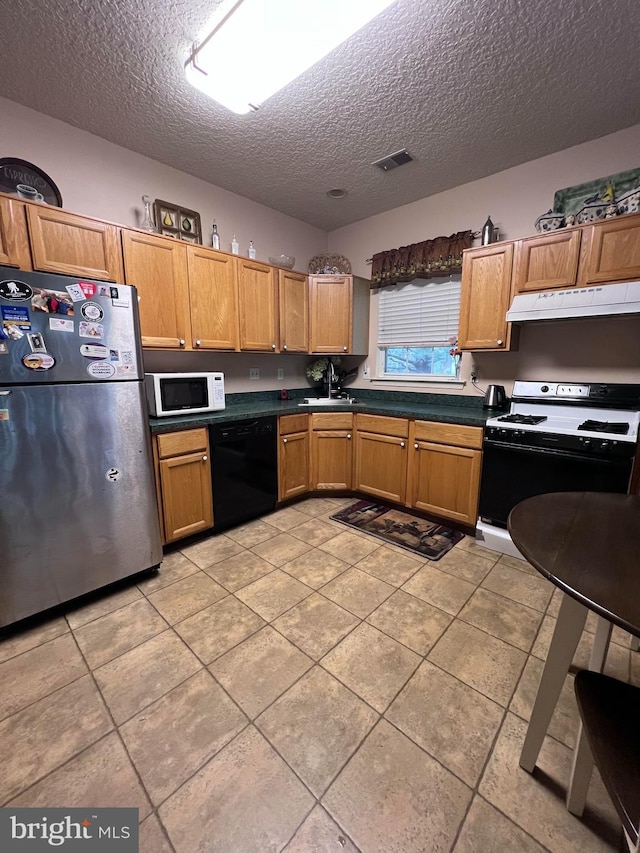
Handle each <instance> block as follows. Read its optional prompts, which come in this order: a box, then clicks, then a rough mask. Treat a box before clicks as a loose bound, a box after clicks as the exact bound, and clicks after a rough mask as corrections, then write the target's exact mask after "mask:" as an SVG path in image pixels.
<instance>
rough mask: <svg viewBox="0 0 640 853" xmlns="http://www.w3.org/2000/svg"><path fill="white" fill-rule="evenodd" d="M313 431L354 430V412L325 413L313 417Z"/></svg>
mask: <svg viewBox="0 0 640 853" xmlns="http://www.w3.org/2000/svg"><path fill="white" fill-rule="evenodd" d="M311 424H312V429H353V412H323V413H322V414H320V413H317V414H313V415H311Z"/></svg>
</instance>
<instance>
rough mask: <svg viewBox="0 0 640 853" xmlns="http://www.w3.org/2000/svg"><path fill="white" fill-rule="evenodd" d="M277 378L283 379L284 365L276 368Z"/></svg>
mask: <svg viewBox="0 0 640 853" xmlns="http://www.w3.org/2000/svg"><path fill="white" fill-rule="evenodd" d="M278 379H284V367H279V368H278Z"/></svg>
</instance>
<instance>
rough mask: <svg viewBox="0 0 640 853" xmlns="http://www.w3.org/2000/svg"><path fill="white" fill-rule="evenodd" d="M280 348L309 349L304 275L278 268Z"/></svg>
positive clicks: (289, 350)
mask: <svg viewBox="0 0 640 853" xmlns="http://www.w3.org/2000/svg"><path fill="white" fill-rule="evenodd" d="M278 279H279V281H278V297H279V302H280V350H281V351H282V352H307V351H308V350H309V286H308V282H307V277H306V275H302V273H297V272H290V271H289V270H278Z"/></svg>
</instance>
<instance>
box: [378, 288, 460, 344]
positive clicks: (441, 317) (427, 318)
mask: <svg viewBox="0 0 640 853" xmlns="http://www.w3.org/2000/svg"><path fill="white" fill-rule="evenodd" d="M378 306H379V311H378V344H379V345H380V346H390V345H393V344H431V343H447V342H448V341H449V338H457V336H458V321H459V316H460V280H459V279H454V280H450V279H448V278H447V279H446V280H443V279H429V280H428V281H424V280H422V281H421V280H419V279H418V280H415V281H410V282H407V283H406V284H397V285H395V286H394V287H384V288H382V289H381V290H380V291H379V303H378Z"/></svg>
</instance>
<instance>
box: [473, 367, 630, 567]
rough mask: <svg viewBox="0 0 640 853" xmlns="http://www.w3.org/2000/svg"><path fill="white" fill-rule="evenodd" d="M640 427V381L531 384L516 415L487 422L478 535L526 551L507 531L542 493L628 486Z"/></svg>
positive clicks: (514, 405)
mask: <svg viewBox="0 0 640 853" xmlns="http://www.w3.org/2000/svg"><path fill="white" fill-rule="evenodd" d="M639 426H640V385H631V384H629V385H626V384H608V383H584V382H582V383H576V382H523V381H517V382H515V383H514V387H513V397H512V400H511V406H510V409H509V411H508V412H500V413H496V415H495V416H494V417H492V418H489V419H488V420H487V422H486V425H485V431H484V442H483V451H484V452H483V465H482V480H481V485H480V500H479V518H478V524H477V536H478V538H479V539H481V540H483V544H484V545H485V546H486V547H488V548H492V549H494V550H497V551H502V552H503V553H507V554H513V555H514V556H518V557H519V556H521V554H520V553H519V552H518V550H517V549H516V547H515V545H513V543H512V542H511V538H510V537H509V534H508V532H507V519H508V517H509V513H510V512H511V510H512V509H513V507H514V506H515V505H516V504H517V503H520V501H522V500H525V499H526V498H528V497H533V496H534V495H539V494H544V493H547V492H567V491H571V492H573V491H576V492H577V491H598V492H619V493H625V492H627V491H628V487H629V482H630V479H631V472H632V468H633V461H634V457H635V454H636V448H637V444H638V429H639Z"/></svg>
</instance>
